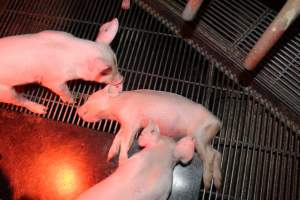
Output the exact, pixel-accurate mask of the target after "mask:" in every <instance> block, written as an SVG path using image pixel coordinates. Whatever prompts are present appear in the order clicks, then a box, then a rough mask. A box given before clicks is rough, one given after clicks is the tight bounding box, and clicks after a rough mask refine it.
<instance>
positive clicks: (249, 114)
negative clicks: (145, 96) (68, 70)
mask: <svg viewBox="0 0 300 200" xmlns="http://www.w3.org/2000/svg"><path fill="white" fill-rule="evenodd" d="M178 2H179V1H178ZM232 2H233V1H232ZM241 2H242V1H241ZM176 3H177V1H173V4H176ZM212 3H214V4H220V5H219V6H222V4H221V3H217V1H213V2H212ZM214 4H213V5H214ZM228 4H229V3H228ZM235 4H236V3H235ZM2 5H3V7H4V8H3V10H2V14H1V16H0V34H1V36H6V35H15V34H22V33H32V32H38V31H40V30H44V29H55V30H64V31H68V32H71V33H73V34H75V35H76V36H78V37H81V38H88V39H91V40H93V39H94V38H95V36H96V33H97V28H98V27H99V23H102V22H104V21H106V20H108V19H110V18H112V17H114V16H117V17H118V18H119V20H120V24H121V29H120V31H119V33H118V35H117V38H116V40H115V41H114V42H113V45H112V47H113V49H114V50H115V51H116V54H117V57H118V59H119V68H120V71H121V73H122V74H123V75H124V77H125V80H126V83H125V90H130V89H136V88H151V89H157V90H165V91H171V92H176V93H178V94H181V95H183V96H186V97H188V98H190V99H192V100H194V101H197V102H199V103H202V104H203V105H204V106H206V107H207V108H208V109H209V110H211V111H212V112H213V113H214V114H216V115H217V116H218V117H219V118H220V119H221V120H222V122H223V127H222V130H221V132H220V134H219V135H218V136H217V137H216V138H215V139H214V141H213V145H214V147H215V148H217V149H218V150H219V151H220V152H221V153H222V174H223V178H224V180H223V189H222V192H220V193H218V192H216V191H215V189H214V188H213V187H211V188H210V190H208V191H205V190H204V188H203V184H201V190H200V199H295V200H296V199H300V190H299V188H300V134H299V130H295V129H293V128H292V127H290V126H289V124H288V123H287V121H286V120H285V118H281V117H280V118H279V117H278V115H277V114H276V113H274V112H273V111H272V109H270V108H269V107H268V106H266V104H265V103H264V102H263V100H262V99H260V98H257V97H255V96H253V95H252V93H251V91H245V90H243V89H242V87H241V86H240V85H238V84H237V83H236V82H235V81H234V80H232V79H231V78H229V77H228V76H227V75H225V74H224V73H223V72H221V71H220V68H222V66H220V64H219V63H217V62H216V61H214V60H213V59H212V58H211V57H209V56H207V55H206V53H205V52H202V53H201V52H200V53H199V51H197V50H196V49H194V48H193V47H192V46H191V45H190V44H188V43H186V42H185V41H184V40H182V39H181V38H179V37H177V36H176V35H175V34H174V33H172V32H171V31H170V30H169V29H168V28H166V27H165V26H164V25H162V24H161V23H160V22H159V21H158V20H157V19H156V18H155V17H153V16H151V15H150V14H149V13H147V12H145V11H143V10H142V9H141V8H139V7H138V6H137V5H135V4H134V5H133V9H131V10H130V11H127V12H123V11H121V10H120V2H118V1H110V0H103V1H99V0H89V1H71V0H69V1H67V0H63V1H62V0H39V1H35V4H32V1H30V0H22V1H18V0H10V1H7V4H5V2H4V3H3V4H2ZM182 5H183V4H182ZM224 5H225V4H224ZM250 5H252V6H258V7H259V6H260V4H255V3H251V4H250ZM232 10H234V9H232ZM0 11H1V9H0ZM253 12H254V13H255V12H257V13H260V10H258V9H254V10H253ZM241 13H242V14H243V13H245V12H241ZM207 15H209V13H208V14H207ZM253 16H255V15H254V14H253V15H250V13H249V15H248V14H247V17H248V19H249V20H252V21H256V20H257V19H255V17H253ZM156 17H157V16H156ZM136 19H138V20H136ZM229 21H230V20H229ZM212 25H213V24H212ZM232 31H235V33H236V32H238V31H239V30H238V29H237V30H232ZM230 33H231V32H230V31H224V33H223V34H224V35H230ZM242 35H243V34H242V33H240V36H238V37H235V38H233V37H230V38H231V40H232V41H235V42H236V45H240V44H241V43H242V40H241V38H242ZM227 40H228V41H227V42H230V41H229V39H227ZM245 40H246V38H245V39H244V40H243V41H245ZM247 40H249V39H247ZM68 85H69V87H70V89H71V91H72V93H73V95H74V96H75V97H76V101H77V103H76V104H75V105H66V104H64V103H62V102H61V100H60V99H59V98H58V97H57V96H56V95H54V94H53V93H51V92H49V91H48V90H47V89H45V88H42V87H37V86H34V87H29V88H28V90H26V92H25V93H24V95H25V96H26V97H28V98H29V99H31V100H34V101H36V102H39V103H42V104H44V105H46V106H48V109H49V110H48V113H47V114H45V115H44V116H42V117H44V118H49V119H52V120H58V121H62V122H66V123H71V124H75V125H78V126H82V127H88V128H92V129H95V130H102V131H105V132H110V133H116V131H117V129H118V124H117V123H115V122H111V121H106V120H103V121H101V122H97V123H87V122H83V121H82V120H81V119H79V118H78V116H76V115H75V111H76V107H77V106H78V105H81V104H82V103H83V102H84V101H85V100H86V98H87V96H88V95H89V94H91V93H92V92H94V91H96V90H98V89H100V88H101V85H99V84H94V83H93V84H92V83H89V82H84V81H71V82H69V84H68ZM0 107H1V109H9V110H14V111H16V112H26V113H29V111H27V110H25V109H23V108H19V107H16V106H13V105H7V104H0ZM297 131H298V132H297Z"/></svg>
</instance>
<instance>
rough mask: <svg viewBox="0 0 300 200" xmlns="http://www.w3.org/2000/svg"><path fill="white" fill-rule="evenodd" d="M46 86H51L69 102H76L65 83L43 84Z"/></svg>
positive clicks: (51, 88)
mask: <svg viewBox="0 0 300 200" xmlns="http://www.w3.org/2000/svg"><path fill="white" fill-rule="evenodd" d="M43 85H44V86H45V87H47V88H49V89H50V90H52V91H53V92H54V93H56V94H57V95H59V96H60V98H61V99H62V100H63V101H64V102H67V103H71V104H73V103H75V100H74V98H73V96H72V94H71V92H70V90H69V88H68V86H67V84H65V83H46V84H43Z"/></svg>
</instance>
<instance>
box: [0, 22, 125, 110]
mask: <svg viewBox="0 0 300 200" xmlns="http://www.w3.org/2000/svg"><path fill="white" fill-rule="evenodd" d="M117 30H118V20H117V19H113V20H112V21H110V22H107V23H105V24H104V25H102V26H101V28H100V31H99V34H98V36H97V39H96V42H92V41H89V40H84V39H79V38H76V37H74V36H73V35H71V34H69V33H65V32H59V31H42V32H40V33H35V34H26V35H19V36H10V37H5V38H1V39H0V55H1V60H0V71H1V73H0V102H5V103H11V104H15V105H18V106H23V107H26V108H27V109H29V110H30V111H32V112H35V113H39V114H44V113H45V112H46V110H47V108H46V107H45V106H43V105H40V104H37V103H35V102H32V101H29V100H28V99H26V98H24V97H22V96H21V95H18V94H17V93H16V91H15V90H14V88H13V87H14V86H16V85H23V84H28V83H33V82H37V83H40V84H41V85H43V86H45V87H47V88H49V89H50V90H52V91H53V92H55V93H56V94H57V95H59V96H60V97H61V99H62V100H63V101H65V102H69V103H74V100H73V97H72V95H71V93H70V91H69V89H68V87H67V85H66V82H67V81H69V80H72V79H83V80H87V81H97V82H101V83H109V84H121V83H122V80H123V77H122V76H121V75H120V74H119V73H118V69H117V59H116V55H115V53H114V52H113V50H112V49H111V47H110V46H109V44H110V42H111V41H112V40H113V38H114V37H115V35H116V33H117Z"/></svg>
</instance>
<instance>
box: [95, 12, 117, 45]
mask: <svg viewBox="0 0 300 200" xmlns="http://www.w3.org/2000/svg"><path fill="white" fill-rule="evenodd" d="M118 28H119V22H118V19H117V18H114V19H113V20H111V21H109V22H106V23H104V24H103V25H102V26H101V27H100V29H99V33H98V36H97V39H96V41H97V42H102V43H105V44H110V43H111V41H112V40H113V39H114V37H115V36H116V34H117V32H118Z"/></svg>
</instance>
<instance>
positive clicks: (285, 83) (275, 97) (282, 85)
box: [144, 0, 300, 122]
mask: <svg viewBox="0 0 300 200" xmlns="http://www.w3.org/2000/svg"><path fill="white" fill-rule="evenodd" d="M144 1H145V2H146V3H147V4H148V5H150V6H151V7H155V9H156V8H158V7H160V6H162V7H164V8H165V9H161V8H159V9H158V10H160V11H166V9H167V10H171V12H169V13H167V12H160V13H161V14H162V15H163V16H164V17H167V19H168V20H169V21H170V22H171V24H172V25H175V26H176V29H177V30H181V31H182V30H183V31H184V29H186V28H187V27H186V26H185V25H182V24H183V22H182V20H181V19H180V15H181V12H182V11H183V8H184V5H185V0H158V2H159V3H160V5H159V6H157V5H154V3H151V2H152V1H151V0H144ZM204 2H205V3H204V5H203V6H202V8H201V9H200V11H199V16H198V17H197V22H196V23H197V26H196V27H195V29H194V30H193V31H194V33H192V39H194V40H196V42H197V40H198V39H199V38H198V37H201V36H202V37H204V38H205V39H206V40H209V41H210V42H211V46H210V47H209V48H212V49H213V50H212V51H218V53H219V54H222V55H223V54H224V55H225V57H227V58H226V59H229V60H230V61H231V63H227V65H228V66H227V67H228V68H231V69H233V71H234V72H237V75H238V76H239V74H240V73H241V71H242V70H243V67H242V63H243V61H244V59H245V57H246V55H247V53H248V52H249V51H250V49H251V48H252V47H253V46H254V44H255V43H256V41H257V40H258V39H259V37H260V36H261V35H262V33H263V32H264V31H265V30H266V28H267V27H268V25H269V24H270V23H271V22H272V20H273V19H274V18H275V16H276V14H277V11H274V10H273V9H270V8H269V7H267V6H266V5H264V4H263V3H262V2H261V1H258V0H255V1H252V0H246V1H244V0H229V1H228V0H210V1H204ZM280 3H282V2H276V4H280ZM155 4H157V3H155ZM269 4H271V3H269ZM273 6H275V4H274V5H273ZM299 25H300V20H299V19H298V20H296V21H295V22H294V24H293V25H292V26H291V27H290V28H289V29H288V31H286V33H285V34H284V36H283V37H282V38H281V39H280V40H279V42H278V44H277V45H276V46H275V47H274V48H273V49H272V50H271V51H270V52H269V53H268V54H267V56H266V57H265V58H264V59H263V60H262V62H261V63H260V65H261V66H264V68H263V69H262V70H261V71H260V72H259V74H258V75H257V76H256V77H255V79H254V82H253V85H254V86H255V88H256V89H257V90H258V91H259V92H261V93H265V95H266V93H268V99H269V100H271V101H273V103H274V104H276V105H279V104H280V106H281V107H282V110H283V111H285V110H287V111H286V114H288V115H290V116H291V117H293V118H294V120H295V121H296V122H297V121H299V120H298V119H299V118H300V82H299V80H300V73H299V69H300V68H299V67H300V61H299V60H300V32H299V30H300V29H299ZM200 35H201V36H200ZM198 43H199V46H201V47H202V46H203V44H202V40H200V41H198ZM219 60H220V61H221V62H223V61H224V59H223V58H221V59H219ZM242 78H243V76H242ZM269 96H270V97H269Z"/></svg>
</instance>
